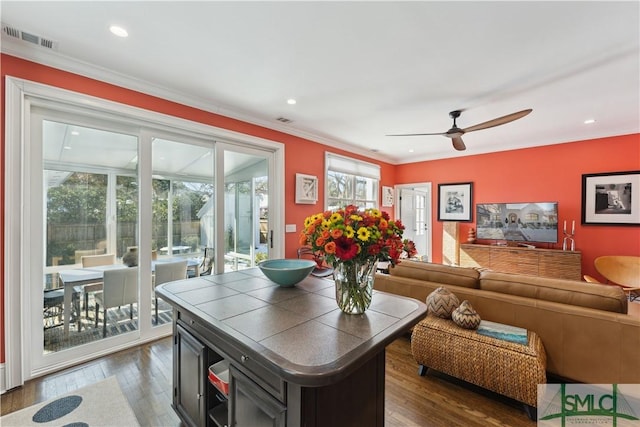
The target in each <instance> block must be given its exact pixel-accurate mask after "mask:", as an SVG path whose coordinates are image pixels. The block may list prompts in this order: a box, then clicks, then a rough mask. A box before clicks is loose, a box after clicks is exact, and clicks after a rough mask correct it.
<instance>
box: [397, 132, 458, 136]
mask: <svg viewBox="0 0 640 427" xmlns="http://www.w3.org/2000/svg"><path fill="white" fill-rule="evenodd" d="M446 134H447V133H446V132H438V133H402V134H397V135H385V136H430V135H446Z"/></svg>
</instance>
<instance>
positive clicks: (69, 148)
mask: <svg viewBox="0 0 640 427" xmlns="http://www.w3.org/2000/svg"><path fill="white" fill-rule="evenodd" d="M62 148H64V149H65V150H71V147H69V146H68V145H65V146H64V147H62Z"/></svg>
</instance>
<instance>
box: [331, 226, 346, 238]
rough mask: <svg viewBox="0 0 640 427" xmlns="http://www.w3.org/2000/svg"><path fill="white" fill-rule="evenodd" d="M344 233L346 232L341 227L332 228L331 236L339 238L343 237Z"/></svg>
mask: <svg viewBox="0 0 640 427" xmlns="http://www.w3.org/2000/svg"><path fill="white" fill-rule="evenodd" d="M343 233H344V232H343V231H342V230H341V229H340V228H334V229H333V230H331V237H332V238H333V239H337V238H340V237H342V234H343Z"/></svg>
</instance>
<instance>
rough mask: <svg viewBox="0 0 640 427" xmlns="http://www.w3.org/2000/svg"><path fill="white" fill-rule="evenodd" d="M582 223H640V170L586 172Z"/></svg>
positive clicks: (583, 186) (583, 176)
mask: <svg viewBox="0 0 640 427" xmlns="http://www.w3.org/2000/svg"><path fill="white" fill-rule="evenodd" d="M582 224H600V225H640V171H629V172H609V173H594V174H585V175H582Z"/></svg>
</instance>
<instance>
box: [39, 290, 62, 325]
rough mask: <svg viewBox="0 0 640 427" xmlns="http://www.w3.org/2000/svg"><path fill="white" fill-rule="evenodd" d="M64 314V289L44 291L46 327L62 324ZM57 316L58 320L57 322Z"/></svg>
mask: <svg viewBox="0 0 640 427" xmlns="http://www.w3.org/2000/svg"><path fill="white" fill-rule="evenodd" d="M63 314H64V289H48V290H45V291H44V301H43V316H42V317H43V320H44V328H45V329H48V328H53V327H56V326H61V325H62V324H63V323H62V316H63ZM56 318H57V319H58V321H57V322H56Z"/></svg>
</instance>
